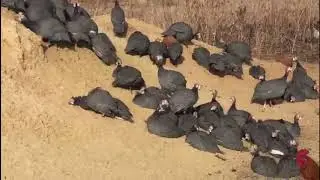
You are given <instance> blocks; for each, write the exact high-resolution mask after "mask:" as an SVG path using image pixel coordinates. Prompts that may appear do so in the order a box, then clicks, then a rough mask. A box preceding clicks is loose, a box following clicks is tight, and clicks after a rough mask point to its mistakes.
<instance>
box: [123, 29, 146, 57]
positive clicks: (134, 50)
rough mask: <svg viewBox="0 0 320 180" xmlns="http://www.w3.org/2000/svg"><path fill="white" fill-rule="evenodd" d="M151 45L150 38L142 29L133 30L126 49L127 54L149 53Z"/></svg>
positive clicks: (142, 54)
mask: <svg viewBox="0 0 320 180" xmlns="http://www.w3.org/2000/svg"><path fill="white" fill-rule="evenodd" d="M149 46H150V40H149V38H148V37H147V36H146V35H144V34H143V33H142V32H140V31H135V32H133V33H132V34H131V35H130V37H129V39H128V43H127V45H126V48H125V49H124V51H125V52H126V54H130V55H139V56H140V57H141V56H144V55H147V54H148V50H149Z"/></svg>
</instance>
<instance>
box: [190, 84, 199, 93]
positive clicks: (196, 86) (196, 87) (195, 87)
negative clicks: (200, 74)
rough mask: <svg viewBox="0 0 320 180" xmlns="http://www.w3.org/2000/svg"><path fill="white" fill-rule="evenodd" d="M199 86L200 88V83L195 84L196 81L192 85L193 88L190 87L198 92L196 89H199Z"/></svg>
mask: <svg viewBox="0 0 320 180" xmlns="http://www.w3.org/2000/svg"><path fill="white" fill-rule="evenodd" d="M200 88H201V86H200V84H197V83H196V84H194V85H193V88H192V89H193V90H196V91H197V92H198V91H199V90H200Z"/></svg>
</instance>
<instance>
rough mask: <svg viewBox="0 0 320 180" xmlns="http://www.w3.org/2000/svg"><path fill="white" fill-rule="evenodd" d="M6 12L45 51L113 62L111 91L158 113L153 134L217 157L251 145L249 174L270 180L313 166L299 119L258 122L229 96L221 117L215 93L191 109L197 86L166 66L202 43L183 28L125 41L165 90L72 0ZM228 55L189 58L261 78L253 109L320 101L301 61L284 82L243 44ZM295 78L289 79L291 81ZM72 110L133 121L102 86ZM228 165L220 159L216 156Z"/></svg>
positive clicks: (117, 28)
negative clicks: (128, 61)
mask: <svg viewBox="0 0 320 180" xmlns="http://www.w3.org/2000/svg"><path fill="white" fill-rule="evenodd" d="M1 6H3V7H8V8H9V9H11V10H13V11H15V12H17V13H18V14H19V16H18V17H19V21H20V22H21V23H22V24H23V25H24V26H26V27H27V28H29V29H30V30H31V31H33V32H34V33H36V34H38V35H39V36H41V37H42V40H43V42H45V43H46V44H44V45H43V48H44V50H46V49H47V48H49V47H50V46H52V45H57V46H65V45H66V46H69V47H72V46H74V45H77V46H83V47H87V48H89V49H91V50H92V51H93V52H94V53H95V54H96V55H97V56H98V57H99V59H100V60H101V61H102V62H104V63H105V64H106V65H108V66H110V65H113V64H115V65H116V68H115V69H114V71H113V74H112V76H113V78H114V81H113V82H112V85H113V87H117V88H122V89H127V90H130V91H132V90H135V91H136V95H135V97H134V99H133V102H134V104H136V105H138V106H140V107H142V108H148V109H154V113H153V114H152V115H150V117H149V118H148V119H147V121H146V122H147V123H146V124H147V129H148V132H150V133H152V134H154V135H157V136H160V137H166V138H179V137H182V136H185V138H186V140H185V141H186V142H187V143H188V144H190V145H191V146H192V147H193V148H196V149H198V150H201V151H206V152H211V153H215V154H224V152H222V151H221V150H220V148H219V146H223V147H224V148H227V149H232V150H236V151H246V150H248V149H247V148H246V147H245V146H244V142H250V143H251V147H250V151H251V153H252V154H253V158H252V161H251V169H252V170H253V171H254V172H255V173H257V174H260V175H263V176H267V177H281V178H290V177H295V176H299V175H300V174H301V173H303V169H305V168H306V167H308V166H309V164H308V162H307V161H306V160H305V159H306V158H308V156H307V154H308V150H306V149H300V150H298V143H297V139H296V138H297V137H299V135H300V126H299V120H300V119H301V115H299V114H296V115H295V116H294V120H293V123H291V122H289V121H286V120H283V119H277V120H273V119H267V120H264V121H262V120H255V119H254V118H253V117H252V115H251V114H250V113H249V112H247V111H245V110H239V109H237V108H236V99H235V97H232V98H231V100H232V101H233V104H232V106H231V108H230V109H229V110H228V111H227V113H224V110H223V108H222V106H221V105H220V103H219V102H218V101H217V100H216V97H217V93H218V92H217V91H213V92H212V99H211V100H210V101H209V102H207V103H204V104H201V105H198V106H194V105H195V104H196V103H197V101H198V90H199V89H200V85H199V84H194V86H193V87H192V88H191V89H189V88H187V87H186V84H187V80H186V79H185V77H184V76H183V75H182V74H181V73H180V72H177V71H174V70H168V69H165V68H164V67H163V65H164V64H165V63H166V59H169V60H170V62H171V63H172V64H173V65H175V66H178V65H179V64H181V63H183V57H182V54H183V46H182V45H185V46H188V45H190V44H192V42H191V40H192V39H194V38H198V37H199V35H200V34H199V33H193V30H192V28H191V27H190V26H189V25H188V24H187V23H184V22H176V23H174V24H172V25H171V26H170V27H169V28H168V29H167V30H166V31H165V32H163V33H162V36H163V39H162V40H161V39H156V40H155V41H153V42H150V40H149V38H148V37H147V36H146V35H145V34H143V33H142V32H140V31H135V32H133V33H132V34H131V35H130V36H129V39H128V42H127V46H126V48H125V53H127V54H130V55H132V56H140V57H141V56H145V55H149V57H150V59H151V61H152V62H153V64H155V65H156V66H158V80H159V84H160V88H158V87H153V86H151V87H147V86H146V83H145V81H144V79H143V77H142V75H141V72H140V71H139V70H138V69H136V68H134V67H131V66H126V65H122V61H121V59H120V58H119V57H118V56H117V51H116V48H115V46H114V45H113V44H112V42H111V40H110V39H109V38H108V36H107V35H106V34H105V33H102V32H98V26H97V25H96V24H95V22H94V21H93V20H92V19H91V17H90V15H89V14H88V13H87V12H86V10H85V9H84V8H82V7H80V6H79V4H77V3H75V4H72V3H69V2H68V1H67V0H11V1H10V0H4V1H1ZM111 22H112V25H113V32H114V33H115V35H116V36H117V37H118V38H123V37H126V36H127V31H128V23H127V22H126V19H125V13H124V11H123V9H122V8H121V7H120V5H119V3H118V1H115V6H114V7H113V8H112V11H111ZM222 48H223V49H224V52H222V53H216V54H215V53H214V54H210V52H209V51H208V50H207V49H206V48H204V47H197V48H195V49H194V51H193V54H192V59H193V60H195V61H196V62H197V63H198V64H199V65H200V66H202V67H203V68H205V69H207V70H208V71H209V72H210V73H212V74H214V75H217V76H220V77H223V76H226V75H231V76H235V77H236V78H239V79H242V75H243V70H242V65H243V63H245V64H247V65H249V66H251V67H250V69H249V74H250V75H251V76H252V77H253V78H255V79H258V80H259V82H258V83H257V85H256V87H255V91H254V94H253V96H252V99H251V102H252V103H259V104H262V105H264V108H263V109H265V108H266V104H269V105H270V106H272V105H275V104H279V103H282V102H283V101H288V102H291V103H293V102H301V101H305V100H306V99H318V98H319V88H318V85H317V84H316V82H315V81H314V80H312V79H311V77H309V76H308V74H307V72H306V69H304V67H303V66H302V64H301V63H299V61H298V60H297V57H293V58H292V59H280V62H281V63H282V64H284V65H285V66H286V67H287V68H286V71H285V72H284V75H283V76H282V77H279V78H277V79H271V80H266V77H265V70H264V68H263V67H261V66H254V65H252V63H251V60H252V58H251V49H250V46H249V45H248V44H246V43H245V42H240V41H234V42H231V43H229V44H223V45H222ZM290 72H292V73H293V76H292V79H291V81H289V82H288V80H287V76H288V74H289V73H290ZM69 104H71V105H75V106H80V107H81V108H82V109H85V110H90V111H94V112H96V113H100V114H102V115H103V116H106V117H111V118H119V119H123V120H126V121H129V122H133V120H132V118H133V115H132V114H131V112H130V109H129V108H128V107H127V106H126V104H125V103H123V102H122V101H121V100H120V99H118V98H115V97H113V96H112V95H111V94H110V93H109V92H108V91H107V90H104V89H102V88H101V87H97V88H94V89H93V90H91V91H90V92H88V94H87V95H85V96H75V97H72V98H71V100H70V101H69ZM216 157H219V158H220V159H222V160H225V159H224V158H222V157H221V156H219V155H216Z"/></svg>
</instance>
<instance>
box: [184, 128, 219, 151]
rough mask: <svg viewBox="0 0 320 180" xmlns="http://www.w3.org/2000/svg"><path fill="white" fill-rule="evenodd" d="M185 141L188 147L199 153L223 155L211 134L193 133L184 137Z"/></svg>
mask: <svg viewBox="0 0 320 180" xmlns="http://www.w3.org/2000/svg"><path fill="white" fill-rule="evenodd" d="M185 141H186V142H187V143H188V144H190V146H192V147H193V148H196V149H198V150H200V151H205V152H211V153H221V154H223V153H222V151H221V150H220V148H219V147H218V145H217V140H216V138H215V136H214V135H213V134H207V133H204V132H201V131H194V132H191V133H189V134H187V135H186V140H185Z"/></svg>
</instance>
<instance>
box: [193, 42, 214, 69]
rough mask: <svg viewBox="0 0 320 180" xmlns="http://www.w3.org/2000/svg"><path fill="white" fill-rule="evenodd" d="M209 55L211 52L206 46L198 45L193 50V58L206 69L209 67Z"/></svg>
mask: <svg viewBox="0 0 320 180" xmlns="http://www.w3.org/2000/svg"><path fill="white" fill-rule="evenodd" d="M209 57H210V52H209V51H208V49H206V48H204V47H198V48H195V49H194V50H193V53H192V59H193V60H195V61H196V62H197V63H198V64H199V65H200V66H202V67H204V68H206V69H208V68H209V60H208V59H209Z"/></svg>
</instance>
